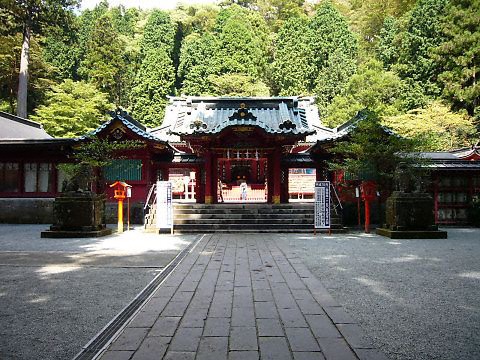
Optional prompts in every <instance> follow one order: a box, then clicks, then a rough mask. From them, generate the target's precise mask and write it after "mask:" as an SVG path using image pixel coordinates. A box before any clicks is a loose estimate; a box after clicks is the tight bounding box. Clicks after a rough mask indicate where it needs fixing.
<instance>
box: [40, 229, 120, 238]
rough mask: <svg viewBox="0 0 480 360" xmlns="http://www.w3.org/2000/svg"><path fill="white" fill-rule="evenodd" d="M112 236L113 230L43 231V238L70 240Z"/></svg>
mask: <svg viewBox="0 0 480 360" xmlns="http://www.w3.org/2000/svg"><path fill="white" fill-rule="evenodd" d="M111 234H112V229H107V228H105V229H101V230H95V231H80V230H78V231H66V230H46V231H42V232H41V234H40V236H41V237H42V238H55V239H68V238H90V237H102V236H107V235H111Z"/></svg>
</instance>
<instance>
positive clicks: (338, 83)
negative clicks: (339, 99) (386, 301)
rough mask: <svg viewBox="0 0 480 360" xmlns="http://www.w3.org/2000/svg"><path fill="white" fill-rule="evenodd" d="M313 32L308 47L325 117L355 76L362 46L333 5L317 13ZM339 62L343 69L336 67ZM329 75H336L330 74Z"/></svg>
mask: <svg viewBox="0 0 480 360" xmlns="http://www.w3.org/2000/svg"><path fill="white" fill-rule="evenodd" d="M310 28H311V32H310V34H311V38H310V42H309V43H308V46H310V48H311V50H312V52H313V64H314V66H315V74H317V78H316V79H315V93H316V94H317V96H318V99H319V105H320V109H321V110H322V111H323V112H324V113H325V109H326V107H327V106H328V105H329V103H330V102H331V101H332V100H333V98H334V96H335V95H337V94H340V93H342V91H343V89H344V88H345V85H346V83H347V81H348V78H349V77H350V76H351V75H352V74H354V73H355V70H356V58H357V48H358V44H357V39H356V37H355V35H354V34H353V33H352V31H350V29H349V27H348V23H347V21H346V19H345V18H344V17H343V16H342V15H341V14H340V13H339V12H338V10H337V9H335V7H334V6H333V5H332V3H331V2H329V1H326V2H323V3H322V4H321V5H320V7H319V8H318V9H317V12H316V14H315V15H314V16H313V18H312V21H311V23H310ZM332 57H333V59H330V58H332ZM337 62H339V64H340V66H337V65H335V63H337ZM327 71H328V72H336V73H335V74H332V73H330V74H326V72H327Z"/></svg>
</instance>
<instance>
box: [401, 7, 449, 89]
mask: <svg viewBox="0 0 480 360" xmlns="http://www.w3.org/2000/svg"><path fill="white" fill-rule="evenodd" d="M447 2H448V0H419V1H418V2H417V4H416V5H415V7H414V8H413V10H412V13H411V16H410V18H409V20H408V24H407V27H406V30H405V33H404V34H403V36H402V39H401V41H402V44H403V46H402V48H401V49H400V52H399V53H400V57H399V61H398V64H397V65H396V66H395V67H394V69H395V71H397V72H398V73H399V74H400V76H401V77H402V78H411V79H412V80H414V81H416V82H418V83H419V84H420V85H421V86H422V88H423V90H424V93H425V94H428V95H433V96H436V95H438V94H439V93H440V87H439V85H438V79H437V77H438V74H439V72H440V68H439V66H438V63H437V62H436V61H435V60H434V59H433V57H432V49H433V48H435V47H437V46H438V45H439V44H440V43H442V41H443V35H442V27H441V22H440V20H441V18H442V16H443V14H444V12H445V6H446V4H447Z"/></svg>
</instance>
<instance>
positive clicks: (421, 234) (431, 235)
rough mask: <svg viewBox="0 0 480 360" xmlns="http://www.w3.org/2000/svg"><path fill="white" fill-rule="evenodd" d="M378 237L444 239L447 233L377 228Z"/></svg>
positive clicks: (441, 231)
mask: <svg viewBox="0 0 480 360" xmlns="http://www.w3.org/2000/svg"><path fill="white" fill-rule="evenodd" d="M376 233H377V234H378V235H382V236H386V237H389V238H390V239H446V238H447V232H446V231H443V230H403V231H402V230H390V229H387V228H377V230H376Z"/></svg>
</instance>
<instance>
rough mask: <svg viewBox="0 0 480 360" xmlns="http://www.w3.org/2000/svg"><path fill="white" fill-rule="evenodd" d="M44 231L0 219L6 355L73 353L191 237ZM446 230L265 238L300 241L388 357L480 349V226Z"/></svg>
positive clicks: (2, 349) (0, 309)
mask: <svg viewBox="0 0 480 360" xmlns="http://www.w3.org/2000/svg"><path fill="white" fill-rule="evenodd" d="M43 229H45V225H0V279H1V281H0V358H2V359H4V358H5V359H70V358H72V357H73V356H74V355H75V354H76V353H77V352H78V351H79V350H80V349H81V347H82V346H83V345H85V344H86V343H87V342H88V341H89V340H90V339H91V338H92V337H93V336H94V335H95V334H96V333H97V332H98V331H100V330H101V329H102V328H103V326H105V325H106V324H107V323H108V322H109V321H110V320H111V319H112V318H113V316H115V315H116V314H117V313H118V312H119V311H120V310H121V309H122V308H123V307H124V306H125V305H127V303H128V302H129V301H130V300H131V299H133V297H134V296H135V295H136V294H137V293H138V292H140V291H141V290H142V289H143V288H144V287H145V286H146V285H147V284H148V283H149V282H150V281H151V280H152V278H153V277H154V276H155V275H156V274H157V273H158V272H159V271H161V269H162V268H163V267H164V266H165V265H166V264H168V262H169V261H170V260H171V259H172V258H173V257H174V256H175V255H176V254H177V253H178V252H179V251H180V250H181V249H183V248H184V247H186V246H188V244H189V243H190V242H191V241H193V240H194V239H195V236H185V235H181V236H174V237H172V236H169V235H162V236H158V235H154V234H144V233H142V232H141V231H140V229H137V230H136V231H133V232H130V233H124V234H123V235H113V236H109V237H105V238H100V239H41V238H40V235H39V233H40V231H41V230H43ZM447 230H448V232H449V238H448V239H443V240H391V239H388V238H384V237H380V236H376V235H373V234H363V233H350V234H341V235H330V236H328V235H324V234H322V235H317V236H313V235H309V234H272V235H269V238H270V239H275V240H276V241H277V244H278V245H279V247H280V249H282V248H284V249H286V247H287V246H291V247H292V248H293V249H295V251H296V252H297V253H298V255H299V256H300V257H301V258H302V260H303V261H304V263H305V264H306V265H307V266H308V267H309V268H310V270H311V271H312V272H313V273H314V274H315V275H316V276H317V277H318V278H319V279H320V280H321V282H322V283H323V284H324V285H325V286H326V287H327V289H328V290H329V292H330V294H331V295H332V296H333V297H334V298H335V299H336V300H337V301H338V302H339V303H340V304H341V305H343V306H344V307H345V309H346V310H347V311H348V312H349V313H350V314H351V315H352V317H353V318H354V319H355V320H356V321H357V322H358V323H359V324H360V325H361V326H362V328H363V330H364V331H365V333H366V334H368V335H369V336H370V337H371V338H372V339H373V342H374V345H375V346H376V347H378V348H380V349H381V350H382V351H383V352H384V353H385V354H386V355H387V356H388V357H389V358H390V359H402V360H406V359H452V360H453V359H455V360H456V359H469V360H470V359H476V358H478V354H479V353H480V305H479V300H478V299H480V262H479V260H478V259H479V257H480V229H454V228H452V229H447ZM249 236H255V235H254V234H251V235H249ZM262 236H263V237H265V236H266V235H262Z"/></svg>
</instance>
